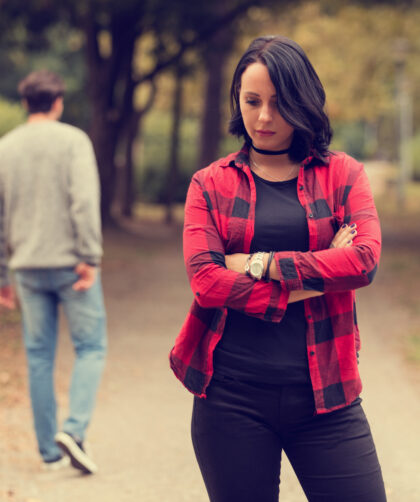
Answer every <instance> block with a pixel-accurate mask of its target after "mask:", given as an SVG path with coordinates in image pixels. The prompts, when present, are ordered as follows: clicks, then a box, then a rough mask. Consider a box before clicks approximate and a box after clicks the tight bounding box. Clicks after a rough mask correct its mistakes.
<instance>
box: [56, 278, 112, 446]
mask: <svg viewBox="0 0 420 502" xmlns="http://www.w3.org/2000/svg"><path fill="white" fill-rule="evenodd" d="M59 296H60V299H61V301H62V304H63V308H64V313H65V316H66V318H67V320H68V323H69V329H70V334H71V338H72V341H73V345H74V350H75V353H76V360H75V363H74V367H73V373H72V379H71V386H70V411H69V416H68V418H67V419H66V421H65V422H64V424H63V427H62V429H63V431H65V432H68V433H70V434H72V435H74V436H76V437H78V438H80V439H81V440H83V439H84V437H85V431H86V428H87V427H88V425H89V422H90V419H91V416H92V413H93V408H94V405H95V399H96V393H97V390H98V386H99V383H100V379H101V376H102V371H103V368H104V363H105V354H106V347H107V340H106V316H105V308H104V303H103V295H102V286H101V279H100V274H99V271H98V277H97V279H96V282H95V284H94V285H93V286H92V287H91V288H90V289H88V290H87V291H74V290H73V289H72V288H71V286H67V287H64V288H62V289H61V290H60V291H59Z"/></svg>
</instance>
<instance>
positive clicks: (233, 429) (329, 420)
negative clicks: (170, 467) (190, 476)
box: [192, 379, 386, 502]
mask: <svg viewBox="0 0 420 502" xmlns="http://www.w3.org/2000/svg"><path fill="white" fill-rule="evenodd" d="M360 402H361V400H360V399H357V400H356V401H355V402H354V403H352V404H351V405H350V406H347V407H346V408H343V409H340V410H337V411H334V412H331V413H327V414H322V415H314V401H313V394H312V389H311V387H310V386H308V385H290V386H274V385H263V384H252V383H245V382H238V381H235V380H231V379H223V381H222V380H216V379H213V380H212V383H211V385H210V387H209V389H208V396H207V399H199V398H195V399H194V408H193V416H192V440H193V445H194V450H195V453H196V457H197V460H198V464H199V466H200V469H201V473H202V475H203V478H204V482H205V484H206V488H207V491H208V494H209V497H210V500H211V502H277V501H278V498H279V484H280V464H281V454H282V450H284V452H285V453H286V455H287V457H288V458H289V460H290V463H291V464H292V466H293V469H294V471H295V472H296V475H297V477H298V478H299V481H300V483H301V485H302V488H303V490H304V492H305V494H306V496H307V498H308V500H309V501H310V502H384V501H386V496H385V489H384V483H383V479H382V473H381V468H380V465H379V462H378V458H377V455H376V450H375V445H374V443H373V439H372V435H371V432H370V428H369V424H368V422H367V420H366V416H365V414H364V412H363V409H362V407H361V405H360Z"/></svg>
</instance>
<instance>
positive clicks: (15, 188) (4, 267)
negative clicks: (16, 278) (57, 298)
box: [0, 120, 102, 286]
mask: <svg viewBox="0 0 420 502" xmlns="http://www.w3.org/2000/svg"><path fill="white" fill-rule="evenodd" d="M99 199H100V195H99V180H98V172H97V166H96V160H95V155H94V152H93V148H92V144H91V142H90V140H89V138H88V136H87V135H86V134H85V133H84V132H83V131H81V130H80V129H77V128H76V127H73V126H70V125H67V124H63V123H60V122H56V121H50V120H49V121H45V122H33V123H26V124H24V125H21V126H19V127H17V128H16V129H14V130H13V131H11V132H10V133H8V134H6V135H5V136H4V137H3V138H1V139H0V286H3V285H5V284H8V282H9V278H8V266H9V267H10V268H11V269H12V270H15V269H23V268H53V267H69V266H74V265H76V264H77V263H80V262H87V263H92V264H98V263H99V262H100V259H101V256H102V236H101V224H100V209H99Z"/></svg>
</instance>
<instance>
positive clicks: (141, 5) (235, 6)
mask: <svg viewBox="0 0 420 502" xmlns="http://www.w3.org/2000/svg"><path fill="white" fill-rule="evenodd" d="M258 1H259V0H233V1H232V2H230V3H229V8H228V9H225V10H224V11H223V13H221V14H220V13H214V12H213V10H212V9H210V6H211V4H210V5H209V3H208V2H207V1H205V0H196V1H195V2H189V1H187V0H178V1H177V2H172V1H169V0H143V1H141V2H140V1H138V0H124V1H120V2H118V3H116V2H113V1H111V0H85V1H82V2H70V0H59V1H56V2H54V1H53V0H29V1H24V0H16V1H15V2H7V3H5V4H3V5H2V17H1V21H0V28H2V29H3V30H2V34H1V37H2V39H3V41H4V40H6V41H7V42H9V43H6V44H5V47H7V48H8V49H10V48H11V46H13V47H16V45H19V44H20V41H21V40H24V43H23V44H20V45H21V46H22V51H21V56H22V54H23V57H25V54H26V53H27V52H28V51H30V50H32V49H33V48H38V49H40V48H42V49H43V51H44V53H45V52H46V50H47V49H50V48H51V47H52V46H53V43H52V41H51V40H48V37H47V36H46V34H47V32H48V29H49V28H50V27H53V26H56V25H59V24H63V25H64V24H65V25H66V26H69V27H73V28H74V29H76V30H77V29H78V30H80V31H81V33H82V34H84V37H85V40H84V48H85V55H86V63H87V65H86V66H87V75H86V78H87V88H88V94H89V98H90V112H91V113H90V117H91V120H90V128H89V129H90V135H91V138H92V141H93V144H94V147H95V151H96V155H97V159H98V164H99V170H100V178H101V188H102V214H103V217H104V221H105V222H107V221H108V220H109V218H110V214H111V205H112V202H113V199H114V194H115V182H116V162H115V159H116V155H117V153H119V152H122V153H120V155H121V156H122V157H123V158H124V160H123V164H124V167H125V168H126V169H125V172H126V175H127V181H128V182H127V181H126V183H125V186H128V185H130V183H129V180H130V179H131V177H132V167H131V166H132V151H133V149H132V142H133V140H134V137H135V133H136V132H137V131H138V130H139V121H140V120H141V117H142V115H143V114H144V113H145V111H146V110H147V109H149V108H150V106H151V103H152V100H153V97H154V92H153V91H152V92H151V93H150V99H149V101H148V102H147V103H145V104H143V105H142V106H140V107H136V106H135V100H134V97H135V93H136V91H137V89H138V87H139V86H141V85H143V84H150V83H153V82H154V80H155V79H156V78H157V76H158V75H160V74H161V73H162V72H164V71H166V70H167V69H168V68H170V67H171V66H172V65H174V64H176V63H177V62H178V61H180V60H181V59H182V58H183V57H185V54H186V53H187V51H189V50H190V49H194V48H197V47H199V46H201V45H203V44H205V43H206V41H208V40H209V39H210V38H211V37H212V36H213V35H214V34H215V33H217V32H218V31H219V30H220V29H222V28H223V27H225V26H228V25H229V24H231V23H232V22H233V21H234V20H235V19H237V18H238V17H239V16H241V15H243V14H244V13H245V12H246V10H247V8H248V7H249V6H250V5H252V4H254V3H257V2H258ZM215 14H216V15H215ZM180 27H182V30H180ZM149 34H152V40H153V42H154V44H153V47H152V48H151V50H150V52H151V55H152V57H151V58H149V61H151V62H152V64H151V66H150V68H147V69H146V70H145V69H144V68H143V67H142V66H141V62H140V64H139V59H140V58H141V57H142V54H141V52H140V50H139V46H140V42H141V40H142V39H143V38H144V37H145V36H147V35H149ZM57 43H58V44H59V43H60V40H59V39H57V40H54V44H57ZM9 62H10V63H11V67H14V66H15V62H16V61H15V62H13V61H11V60H10V58H9ZM5 67H7V65H5ZM23 68H24V65H22V69H23ZM52 69H56V68H52ZM25 70H26V67H25ZM10 73H12V72H10ZM23 73H24V72H22V76H23ZM14 76H16V73H15V72H14ZM152 89H153V86H152ZM126 199H127V201H128V202H127V204H126V206H125V212H126V213H127V214H129V213H130V207H129V206H130V200H131V197H130V196H127V197H126Z"/></svg>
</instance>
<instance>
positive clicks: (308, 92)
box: [229, 36, 332, 162]
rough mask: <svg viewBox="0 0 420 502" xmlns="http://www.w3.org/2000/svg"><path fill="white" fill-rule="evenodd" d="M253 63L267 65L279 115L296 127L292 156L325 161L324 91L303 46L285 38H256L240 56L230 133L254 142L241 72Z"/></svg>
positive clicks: (327, 137) (326, 122) (327, 127)
mask: <svg viewBox="0 0 420 502" xmlns="http://www.w3.org/2000/svg"><path fill="white" fill-rule="evenodd" d="M252 63H262V64H264V65H265V66H266V67H267V70H268V73H269V75H270V78H271V81H272V82H273V85H274V87H275V89H276V93H277V106H278V109H279V112H280V115H281V116H282V117H283V119H284V120H286V122H288V123H289V124H290V125H291V126H292V127H293V128H294V134H293V140H292V144H291V149H290V152H289V157H290V159H291V160H293V161H295V162H301V161H302V160H303V159H305V158H306V157H307V156H308V155H309V154H310V153H311V152H312V153H313V154H314V155H315V156H317V157H319V158H320V159H323V160H326V158H327V156H328V154H329V150H328V147H329V144H330V141H331V138H332V130H331V126H330V121H329V119H328V116H327V114H326V113H325V111H324V105H325V91H324V88H323V87H322V84H321V82H320V80H319V78H318V75H317V74H316V72H315V70H314V68H313V66H312V65H311V63H310V61H309V59H308V58H307V56H306V54H305V53H304V51H303V49H302V48H301V47H300V46H299V45H298V44H297V43H296V42H294V41H293V40H290V39H288V38H286V37H281V36H265V37H259V38H256V39H255V40H254V41H253V42H251V44H250V46H249V47H248V49H247V50H246V51H245V53H244V54H243V56H242V57H241V59H240V61H239V63H238V66H237V67H236V70H235V73H234V75H233V80H232V86H231V90H230V102H231V111H232V117H231V120H230V123H229V132H230V133H231V134H234V135H235V136H238V137H241V136H243V137H244V138H245V141H246V142H247V143H248V144H251V138H250V137H249V135H248V133H247V132H246V129H245V126H244V122H243V119H242V115H241V110H240V106H239V93H240V89H241V79H242V74H243V72H244V71H245V70H246V68H247V67H248V66H249V65H250V64H252Z"/></svg>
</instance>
